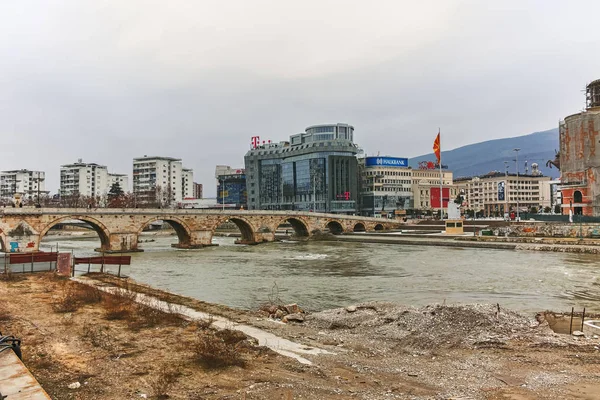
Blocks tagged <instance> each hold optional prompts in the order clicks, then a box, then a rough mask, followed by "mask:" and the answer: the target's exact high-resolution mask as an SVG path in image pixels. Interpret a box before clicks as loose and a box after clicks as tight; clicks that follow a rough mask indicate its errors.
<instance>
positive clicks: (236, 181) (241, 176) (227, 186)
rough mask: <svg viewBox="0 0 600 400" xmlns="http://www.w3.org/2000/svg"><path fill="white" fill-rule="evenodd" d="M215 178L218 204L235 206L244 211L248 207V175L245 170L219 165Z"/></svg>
mask: <svg viewBox="0 0 600 400" xmlns="http://www.w3.org/2000/svg"><path fill="white" fill-rule="evenodd" d="M215 178H216V179H217V204H235V206H236V208H243V209H245V208H246V207H247V204H246V203H247V191H246V174H245V173H244V170H243V169H232V168H231V167H229V166H227V165H218V166H217V168H216V171H215Z"/></svg>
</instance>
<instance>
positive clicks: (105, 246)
mask: <svg viewBox="0 0 600 400" xmlns="http://www.w3.org/2000/svg"><path fill="white" fill-rule="evenodd" d="M73 219H75V220H78V221H83V222H87V223H88V224H90V226H91V227H92V229H93V230H94V231H95V232H96V233H97V234H98V236H99V237H100V249H101V250H110V231H109V230H108V228H107V227H106V226H105V225H104V224H103V223H102V222H100V221H98V220H97V219H95V218H92V217H88V216H86V215H68V216H66V217H60V218H56V219H55V220H53V221H51V222H50V223H48V224H47V225H46V226H45V227H44V229H42V230H41V231H40V238H39V240H40V242H41V241H42V239H43V238H44V236H46V234H47V233H48V231H49V230H50V229H52V227H53V226H55V225H57V224H60V223H61V222H63V221H68V220H73ZM38 248H39V243H38Z"/></svg>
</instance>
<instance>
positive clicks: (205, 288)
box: [42, 236, 600, 312]
mask: <svg viewBox="0 0 600 400" xmlns="http://www.w3.org/2000/svg"><path fill="white" fill-rule="evenodd" d="M145 238H148V237H145ZM154 239H155V241H154V242H149V243H141V244H140V248H143V249H144V250H145V251H144V252H143V253H134V254H132V265H131V266H127V267H123V269H122V272H123V273H124V274H126V275H128V276H130V277H131V278H133V279H135V280H137V281H139V282H143V283H146V284H149V285H152V286H154V287H157V288H160V289H166V290H169V291H171V292H174V293H178V294H181V295H185V296H189V297H194V298H196V299H199V300H203V301H208V302H212V303H219V304H225V305H228V306H231V307H237V308H247V309H253V308H256V307H258V306H259V305H260V304H262V303H265V302H267V301H269V299H270V298H276V297H278V298H279V299H280V300H281V301H282V302H286V303H287V302H294V303H298V304H299V305H300V306H301V307H303V308H305V309H307V310H310V311H318V310H322V309H327V308H334V307H342V306H346V305H350V304H355V303H358V302H363V301H370V300H380V301H393V302H398V303H403V304H409V305H425V304H431V303H441V302H444V301H446V303H456V302H458V303H473V302H482V303H499V304H500V306H503V307H508V308H511V309H515V310H520V311H524V312H537V311H542V310H546V309H550V310H554V311H570V310H571V307H575V309H576V310H579V311H581V309H582V308H583V307H586V308H587V310H588V311H594V312H600V278H599V277H598V273H599V272H600V257H598V256H597V255H587V254H569V253H554V252H534V251H514V250H494V249H460V248H450V247H432V246H406V245H393V244H375V243H344V242H277V243H268V244H261V245H258V246H243V245H236V244H234V240H235V239H234V238H227V237H215V238H214V240H213V242H214V243H215V244H218V245H219V246H216V247H208V248H204V249H199V250H179V249H174V248H171V247H170V245H171V243H174V242H176V241H177V238H176V237H172V236H171V237H156V238H154ZM56 243H57V238H52V237H48V238H45V239H44V242H43V246H42V247H43V248H42V250H50V246H56ZM58 243H59V246H60V250H61V251H65V250H73V252H74V253H75V255H76V256H83V255H91V254H96V255H97V253H94V251H93V249H94V248H95V247H99V240H98V239H64V238H61V239H60V241H58ZM78 268H79V269H87V265H85V266H84V265H79V266H78ZM92 270H94V267H92ZM96 270H97V267H96ZM110 271H112V272H115V271H116V267H114V266H111V267H110Z"/></svg>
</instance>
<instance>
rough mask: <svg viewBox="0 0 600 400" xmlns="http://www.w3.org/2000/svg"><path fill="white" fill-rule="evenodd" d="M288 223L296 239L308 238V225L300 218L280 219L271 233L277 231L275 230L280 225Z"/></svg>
mask: <svg viewBox="0 0 600 400" xmlns="http://www.w3.org/2000/svg"><path fill="white" fill-rule="evenodd" d="M286 222H288V223H289V224H290V225H291V226H292V228H293V229H294V233H295V234H296V236H297V237H308V236H309V232H308V224H307V223H306V221H304V220H303V219H301V218H296V217H284V218H282V219H280V220H279V221H278V222H277V223H276V224H275V225H273V227H274V229H273V232H275V231H276V230H277V228H278V227H279V226H280V225H281V224H284V223H286Z"/></svg>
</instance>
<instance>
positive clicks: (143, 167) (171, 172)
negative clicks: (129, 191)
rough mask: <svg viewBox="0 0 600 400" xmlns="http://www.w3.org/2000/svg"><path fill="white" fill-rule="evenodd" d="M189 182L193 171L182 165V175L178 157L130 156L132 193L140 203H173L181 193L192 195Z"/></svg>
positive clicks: (191, 182) (181, 195)
mask: <svg viewBox="0 0 600 400" xmlns="http://www.w3.org/2000/svg"><path fill="white" fill-rule="evenodd" d="M193 182H194V181H193V171H192V170H190V169H185V175H184V168H183V167H182V163H181V159H179V158H171V157H149V156H144V157H139V158H134V159H133V193H134V195H135V197H136V199H137V201H139V202H140V203H141V204H143V203H153V202H160V203H162V204H170V205H173V204H175V203H177V202H181V201H182V200H183V198H184V197H193V195H194V185H193ZM186 183H187V186H186Z"/></svg>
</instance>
